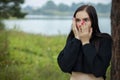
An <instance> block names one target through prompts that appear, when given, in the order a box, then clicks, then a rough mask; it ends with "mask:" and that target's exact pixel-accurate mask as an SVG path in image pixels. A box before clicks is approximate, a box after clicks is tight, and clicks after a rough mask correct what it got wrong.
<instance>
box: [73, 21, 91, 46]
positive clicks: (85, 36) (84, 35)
mask: <svg viewBox="0 0 120 80" xmlns="http://www.w3.org/2000/svg"><path fill="white" fill-rule="evenodd" d="M72 30H73V33H74V35H75V38H77V39H79V40H81V42H82V44H83V45H84V44H86V43H89V40H90V38H91V35H92V28H91V27H90V26H88V25H87V23H86V22H82V23H80V24H79V25H78V26H76V22H75V19H73V26H72Z"/></svg>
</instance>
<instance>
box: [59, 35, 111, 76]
mask: <svg viewBox="0 0 120 80" xmlns="http://www.w3.org/2000/svg"><path fill="white" fill-rule="evenodd" d="M111 55H112V40H111V39H110V38H107V37H106V38H105V37H103V38H102V39H100V40H99V49H98V50H96V47H95V44H94V43H92V42H90V43H89V44H85V45H82V43H81V41H80V40H78V39H76V38H73V39H70V40H68V41H67V43H66V45H65V47H64V49H63V50H62V51H61V52H60V54H59V55H58V59H57V60H58V64H59V66H60V68H61V70H62V71H63V72H68V73H71V72H83V73H88V74H89V73H90V74H93V75H95V76H96V77H101V76H102V77H104V78H105V74H106V70H107V67H108V66H109V64H110V59H111Z"/></svg>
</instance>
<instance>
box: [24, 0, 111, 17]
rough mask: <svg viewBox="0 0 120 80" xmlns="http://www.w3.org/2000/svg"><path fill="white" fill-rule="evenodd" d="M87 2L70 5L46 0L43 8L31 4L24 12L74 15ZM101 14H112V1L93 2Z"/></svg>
mask: <svg viewBox="0 0 120 80" xmlns="http://www.w3.org/2000/svg"><path fill="white" fill-rule="evenodd" d="M83 4H85V3H72V4H71V5H70V6H69V5H67V4H64V3H60V4H58V5H56V4H55V3H54V2H53V1H48V2H46V4H45V5H43V6H42V7H41V8H38V9H34V8H32V7H30V6H27V7H25V8H24V9H23V11H24V12H27V13H28V14H37V15H39V14H41V15H72V14H73V12H74V11H75V10H76V9H77V8H78V7H79V6H81V5H83ZM89 4H90V5H93V6H95V8H96V10H97V12H98V13H99V14H110V10H111V3H109V4H101V3H99V4H93V3H89Z"/></svg>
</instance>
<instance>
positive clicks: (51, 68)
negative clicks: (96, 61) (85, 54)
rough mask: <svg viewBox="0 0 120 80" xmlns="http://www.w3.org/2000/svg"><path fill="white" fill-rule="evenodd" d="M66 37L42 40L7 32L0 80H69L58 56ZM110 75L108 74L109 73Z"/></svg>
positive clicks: (42, 38)
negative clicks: (6, 57) (6, 54)
mask: <svg viewBox="0 0 120 80" xmlns="http://www.w3.org/2000/svg"><path fill="white" fill-rule="evenodd" d="M65 42H66V36H63V35H58V36H43V35H34V34H27V33H24V32H20V31H19V32H16V31H13V30H11V31H9V52H10V56H9V58H10V59H9V65H8V66H7V67H5V68H3V69H2V72H0V79H1V80H69V76H70V75H69V74H65V73H63V72H62V71H61V70H60V68H59V66H58V64H57V56H58V54H59V52H60V51H61V49H63V47H64V45H65ZM108 73H109V72H108Z"/></svg>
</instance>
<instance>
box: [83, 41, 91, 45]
mask: <svg viewBox="0 0 120 80" xmlns="http://www.w3.org/2000/svg"><path fill="white" fill-rule="evenodd" d="M89 43H90V42H89V41H84V42H82V45H85V44H89Z"/></svg>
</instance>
